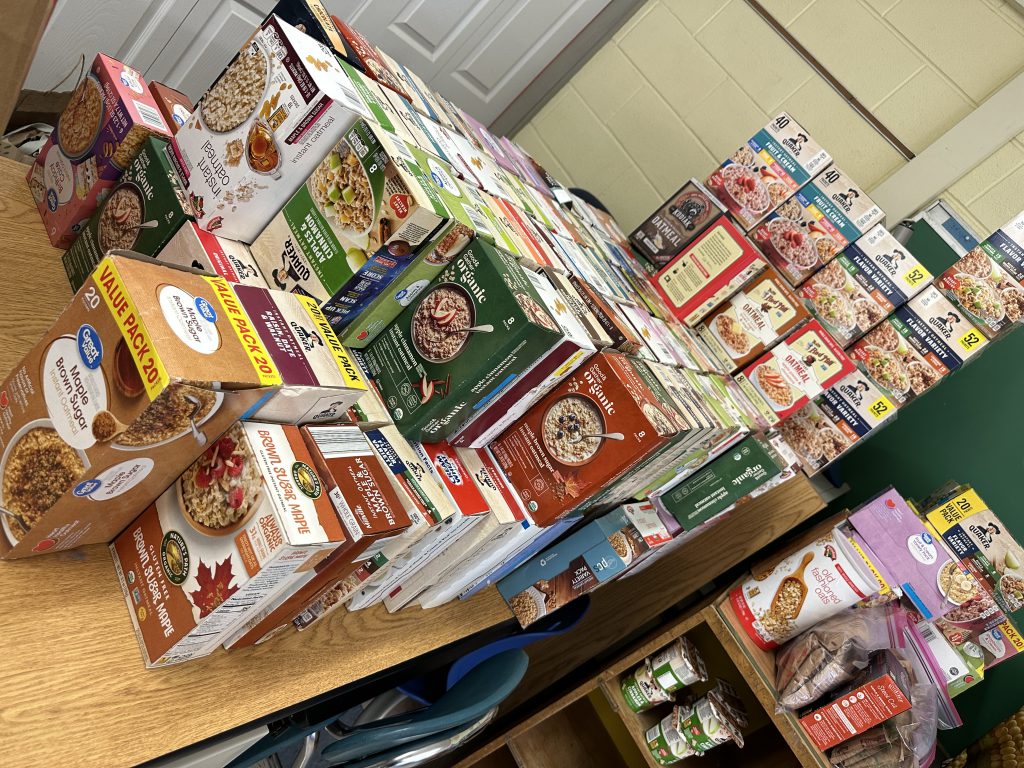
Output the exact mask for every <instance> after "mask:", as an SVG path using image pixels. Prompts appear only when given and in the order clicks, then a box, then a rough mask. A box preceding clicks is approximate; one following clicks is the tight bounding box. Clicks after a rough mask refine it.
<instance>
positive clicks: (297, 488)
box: [110, 423, 345, 667]
mask: <svg viewBox="0 0 1024 768" xmlns="http://www.w3.org/2000/svg"><path fill="white" fill-rule="evenodd" d="M222 467H226V471H220V470H219V468H222ZM219 471H220V474H218V472H219ZM343 541H345V533H344V531H343V530H342V526H341V521H340V520H339V519H338V513H337V512H335V510H334V507H333V506H332V505H331V502H330V500H329V499H328V497H327V493H326V487H325V483H324V481H323V480H322V479H321V477H320V475H319V474H318V473H317V472H316V470H315V469H314V468H313V462H312V458H311V457H310V455H309V452H308V450H307V449H306V446H305V444H304V443H303V441H302V436H301V435H300V433H299V430H298V429H297V428H295V427H286V426H280V425H274V424H258V423H247V424H237V425H235V426H234V427H233V428H232V429H231V430H229V431H228V433H227V434H226V435H224V437H222V438H220V439H219V440H218V441H216V442H215V443H212V444H211V445H210V446H209V447H208V448H207V450H206V452H205V453H204V454H203V456H202V457H201V458H200V459H199V460H198V461H197V462H196V463H195V464H193V465H192V466H191V467H189V468H188V469H187V470H186V471H185V473H184V474H183V475H182V476H181V478H180V479H179V480H178V482H176V483H175V484H174V485H173V486H172V487H171V488H170V489H169V490H168V491H167V492H166V493H165V494H163V495H162V496H161V497H160V498H159V499H158V500H157V502H156V503H155V504H154V505H152V506H151V507H149V508H148V509H147V510H146V511H145V512H143V513H142V515H141V516H139V518H138V519H137V520H136V521H135V522H134V523H132V524H131V525H130V526H129V527H128V528H127V529H126V530H125V531H124V532H123V533H122V534H121V535H120V536H118V537H117V539H115V541H114V542H113V543H112V544H111V545H110V551H111V554H112V555H113V557H114V565H115V567H116V569H117V575H118V580H119V581H120V582H121V589H122V590H123V591H124V597H125V602H126V603H127V604H128V611H129V613H130V614H131V617H132V623H133V624H134V626H135V632H136V635H137V636H138V638H139V644H140V646H141V647H142V655H143V659H144V661H145V663H146V666H147V667H162V666H167V665H169V664H176V663H179V662H182V661H188V660H189V659H194V658H198V657H200V656H205V655H207V654H209V653H211V652H212V651H214V650H215V649H216V648H217V646H218V645H219V644H220V642H221V639H222V637H223V636H224V635H225V634H226V633H227V632H230V631H231V629H232V628H233V627H234V626H235V625H236V624H238V623H239V622H241V621H244V620H245V617H246V616H247V615H248V614H249V612H251V611H258V610H259V609H260V607H261V606H262V605H263V604H265V603H266V602H268V601H270V600H272V599H273V598H274V596H275V595H276V594H277V593H278V592H279V591H281V590H284V589H288V588H289V586H290V585H291V584H292V583H293V582H294V581H295V580H296V579H298V578H302V574H303V573H304V572H305V571H308V570H309V569H311V568H313V567H314V566H315V565H316V563H317V562H319V561H320V560H322V559H323V558H324V557H326V556H328V555H329V554H330V552H331V551H332V550H334V549H335V548H337V547H338V545H339V544H341V543H342V542H343Z"/></svg>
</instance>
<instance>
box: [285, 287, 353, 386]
mask: <svg viewBox="0 0 1024 768" xmlns="http://www.w3.org/2000/svg"><path fill="white" fill-rule="evenodd" d="M295 297H296V298H297V299H298V300H299V303H301V304H302V306H303V308H304V309H305V310H306V314H307V315H309V319H310V320H312V321H313V323H314V324H315V325H316V327H317V330H318V331H320V335H321V336H322V337H323V339H324V341H325V342H327V348H328V349H329V350H331V355H332V356H333V357H334V362H335V363H337V364H338V370H340V371H341V372H342V374H343V375H344V376H345V383H346V384H347V385H348V386H350V387H351V388H352V389H361V390H365V389H366V382H364V381H363V377H362V375H361V374H360V373H359V369H358V368H357V367H356V364H355V363H354V362H352V358H350V357H349V356H348V351H347V350H346V349H345V347H344V346H342V344H341V342H340V341H338V337H337V335H335V333H334V329H333V328H331V324H330V323H329V322H327V317H326V316H325V315H324V313H323V311H322V310H321V309H320V305H319V304H317V303H316V300H315V299H311V298H310V297H309V296H302V295H301V294H296V295H295Z"/></svg>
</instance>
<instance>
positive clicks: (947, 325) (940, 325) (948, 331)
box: [928, 312, 960, 339]
mask: <svg viewBox="0 0 1024 768" xmlns="http://www.w3.org/2000/svg"><path fill="white" fill-rule="evenodd" d="M959 322H960V316H959V315H958V314H956V312H948V313H947V314H946V316H945V317H933V318H931V319H929V320H928V324H929V325H932V326H934V327H935V328H937V329H938V331H939V333H941V334H942V337H943V338H945V339H948V338H950V337H951V336H952V335H953V331H954V330H955V329H956V326H957V325H958V324H959Z"/></svg>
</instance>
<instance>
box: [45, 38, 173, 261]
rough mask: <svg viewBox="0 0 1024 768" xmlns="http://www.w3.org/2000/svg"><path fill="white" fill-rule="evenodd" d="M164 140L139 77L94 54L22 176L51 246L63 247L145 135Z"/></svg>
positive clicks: (158, 118) (155, 109)
mask: <svg viewBox="0 0 1024 768" xmlns="http://www.w3.org/2000/svg"><path fill="white" fill-rule="evenodd" d="M154 134H155V135H158V136H167V137H169V136H170V130H169V129H168V127H167V123H166V122H164V119H163V117H162V116H161V115H160V110H159V108H158V107H157V104H156V102H155V101H154V99H153V96H152V95H151V94H150V92H149V88H148V87H147V85H146V81H145V80H143V79H142V75H140V74H139V73H138V72H136V71H135V70H134V69H132V68H131V67H129V66H127V65H125V64H122V63H121V62H119V61H117V60H115V59H112V58H110V57H109V56H105V55H103V54H102V53H101V54H98V55H97V56H96V59H95V60H94V61H93V63H92V69H91V70H90V71H89V73H88V74H87V75H86V76H85V77H84V78H83V79H82V82H80V83H79V84H78V86H77V87H76V88H75V90H74V91H73V92H72V94H71V98H70V99H69V100H68V104H67V106H66V107H64V111H63V112H62V113H61V116H60V118H59V119H58V121H57V129H56V130H55V131H54V132H53V134H52V135H51V136H50V138H49V140H48V141H47V142H46V144H45V145H44V146H43V148H42V150H40V152H39V156H38V157H37V158H36V161H35V163H33V165H32V167H31V169H30V170H29V172H28V176H27V179H28V186H29V189H30V190H31V192H32V197H33V199H34V200H35V202H36V207H37V208H38V209H39V215H40V216H41V217H42V219H43V224H44V225H45V227H46V234H47V236H48V237H49V238H50V242H51V243H52V244H53V246H54V247H55V248H68V247H70V246H71V243H72V242H73V241H74V239H75V238H76V237H77V236H78V233H79V232H80V231H81V229H82V228H83V227H84V226H85V225H86V224H87V223H88V221H89V219H90V218H91V217H92V215H93V213H94V212H95V210H96V208H97V206H98V205H99V203H100V202H102V200H103V199H104V198H105V197H106V193H107V190H109V189H110V188H111V187H113V186H114V184H115V183H116V182H117V180H118V179H119V178H120V177H121V171H122V170H123V169H124V168H126V167H127V166H128V164H129V163H130V162H131V161H132V160H133V159H134V158H135V155H137V154H138V152H139V149H140V148H141V147H142V144H143V142H145V140H146V139H147V138H148V137H149V136H151V135H154Z"/></svg>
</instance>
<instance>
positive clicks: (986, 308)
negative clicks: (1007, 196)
mask: <svg viewBox="0 0 1024 768" xmlns="http://www.w3.org/2000/svg"><path fill="white" fill-rule="evenodd" d="M1018 218H1022V217H1018ZM1016 221H1017V220H1016V219H1015V220H1014V221H1013V222H1010V223H1009V224H1007V225H1005V226H1004V227H1003V228H1002V229H1000V230H997V231H996V232H995V233H993V234H992V235H990V236H989V237H988V239H986V240H985V241H984V242H983V243H981V244H980V245H978V246H975V247H974V248H972V249H971V250H970V251H969V252H968V253H967V254H966V255H965V256H963V257H961V258H960V259H958V260H957V261H956V262H955V263H954V264H953V266H951V267H950V268H949V269H947V270H946V271H945V272H943V273H942V274H941V275H939V277H938V278H937V279H936V281H935V285H936V286H937V287H938V289H939V290H940V291H942V293H943V294H945V296H946V297H947V298H948V299H950V300H951V301H953V302H954V303H955V304H956V305H957V307H959V308H960V309H962V310H963V311H964V313H965V314H966V315H967V317H968V318H969V319H970V320H971V321H972V322H973V323H974V324H975V325H976V326H978V328H979V329H980V330H981V331H982V333H984V334H985V335H986V336H987V337H988V338H990V339H995V338H998V337H1000V336H1002V335H1003V334H1005V333H1006V332H1008V331H1010V330H1012V329H1013V328H1014V327H1015V325H1016V324H1017V323H1018V322H1020V321H1021V319H1022V318H1024V287H1022V286H1021V283H1020V280H1021V278H1024V246H1020V245H1018V243H1017V242H1016V241H1014V240H1012V239H1011V238H1010V237H1009V236H1008V235H1007V232H1013V231H1015V229H1016V231H1017V232H1020V231H1021V229H1022V227H1021V225H1017V227H1016V228H1015V227H1014V224H1015V222H1016ZM1018 237H1019V238H1020V239H1021V241H1022V242H1024V237H1021V236H1020V235H1019V234H1018ZM1007 253H1010V254H1013V255H1015V256H1017V259H1018V260H1017V261H1014V260H1013V259H1012V258H1011V257H1008V256H1007Z"/></svg>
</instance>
